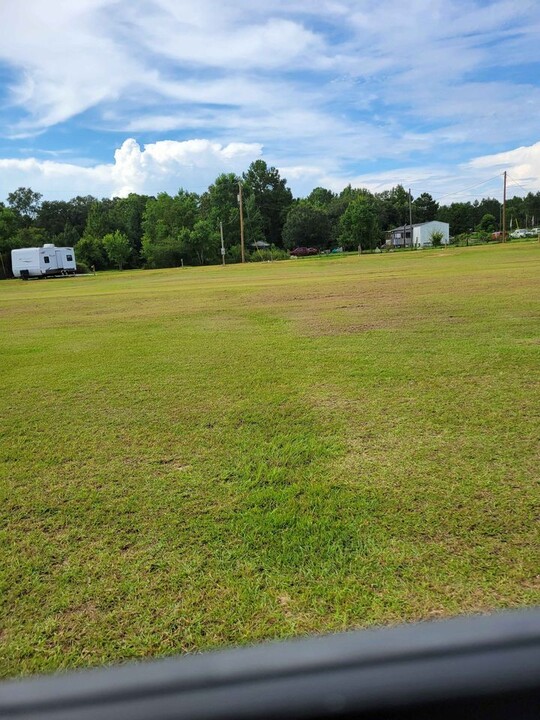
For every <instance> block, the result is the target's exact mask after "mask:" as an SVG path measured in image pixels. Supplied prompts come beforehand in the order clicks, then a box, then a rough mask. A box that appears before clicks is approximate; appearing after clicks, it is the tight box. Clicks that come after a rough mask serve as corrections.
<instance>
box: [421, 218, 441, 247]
mask: <svg viewBox="0 0 540 720" xmlns="http://www.w3.org/2000/svg"><path fill="white" fill-rule="evenodd" d="M434 232H440V233H442V236H443V237H442V240H441V245H448V243H449V242H450V225H449V224H448V223H445V222H441V221H440V220H431V221H430V222H425V223H420V224H418V225H413V237H412V240H413V247H431V245H432V242H431V235H432V233H434Z"/></svg>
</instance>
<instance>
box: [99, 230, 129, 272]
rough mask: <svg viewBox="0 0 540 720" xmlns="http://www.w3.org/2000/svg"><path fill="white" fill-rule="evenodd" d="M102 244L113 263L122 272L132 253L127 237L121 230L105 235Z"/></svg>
mask: <svg viewBox="0 0 540 720" xmlns="http://www.w3.org/2000/svg"><path fill="white" fill-rule="evenodd" d="M101 242H102V243H103V247H104V248H105V252H106V253H107V256H108V258H109V260H110V261H111V263H113V264H114V265H118V269H119V270H122V268H123V267H124V265H125V264H126V263H127V261H128V260H129V258H130V255H131V252H132V247H131V244H130V242H129V240H128V238H127V236H126V235H124V233H121V232H120V230H115V231H114V232H113V233H108V234H107V235H105V236H104V237H103V238H102V240H101Z"/></svg>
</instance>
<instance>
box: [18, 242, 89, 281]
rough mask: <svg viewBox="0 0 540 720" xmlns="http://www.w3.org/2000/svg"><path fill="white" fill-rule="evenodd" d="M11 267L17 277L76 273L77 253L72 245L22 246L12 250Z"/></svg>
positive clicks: (26, 278)
mask: <svg viewBox="0 0 540 720" xmlns="http://www.w3.org/2000/svg"><path fill="white" fill-rule="evenodd" d="M11 269H12V270H13V274H14V275H15V277H20V278H23V280H28V278H31V277H53V276H55V275H74V274H75V272H76V271H77V265H76V263H75V253H74V252H73V248H70V247H55V246H54V245H51V244H48V245H44V246H43V247H40V248H21V249H19V250H12V251H11Z"/></svg>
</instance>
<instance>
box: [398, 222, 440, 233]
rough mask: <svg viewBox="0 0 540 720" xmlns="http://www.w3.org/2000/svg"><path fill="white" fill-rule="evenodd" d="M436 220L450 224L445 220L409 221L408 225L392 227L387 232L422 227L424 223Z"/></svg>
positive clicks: (428, 223)
mask: <svg viewBox="0 0 540 720" xmlns="http://www.w3.org/2000/svg"><path fill="white" fill-rule="evenodd" d="M434 222H437V223H442V224H443V225H448V223H447V222H444V220H428V221H427V222H423V223H413V224H412V225H409V223H407V224H406V225H400V226H399V227H395V228H391V229H390V230H387V231H386V232H398V231H399V232H403V230H410V229H411V227H413V228H417V227H422V225H430V224H431V223H434Z"/></svg>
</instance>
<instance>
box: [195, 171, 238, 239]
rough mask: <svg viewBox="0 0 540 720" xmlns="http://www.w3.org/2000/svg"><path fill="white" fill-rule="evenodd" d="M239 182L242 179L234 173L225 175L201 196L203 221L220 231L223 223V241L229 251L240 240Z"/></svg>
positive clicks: (219, 177) (218, 178)
mask: <svg viewBox="0 0 540 720" xmlns="http://www.w3.org/2000/svg"><path fill="white" fill-rule="evenodd" d="M239 181H240V178H239V177H238V176H237V175H235V174H234V173H223V174H221V175H219V176H218V177H217V178H216V180H215V181H214V183H213V184H212V185H210V187H209V188H208V190H207V191H206V192H205V193H203V195H202V196H201V202H200V216H201V219H204V220H207V221H208V222H209V223H210V224H211V225H212V227H213V228H218V229H219V223H220V222H221V223H223V241H224V244H225V247H226V248H227V249H228V248H230V247H232V246H233V245H236V244H237V243H238V242H239V240H240V213H239V208H238V183H239ZM244 215H245V212H244Z"/></svg>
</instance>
